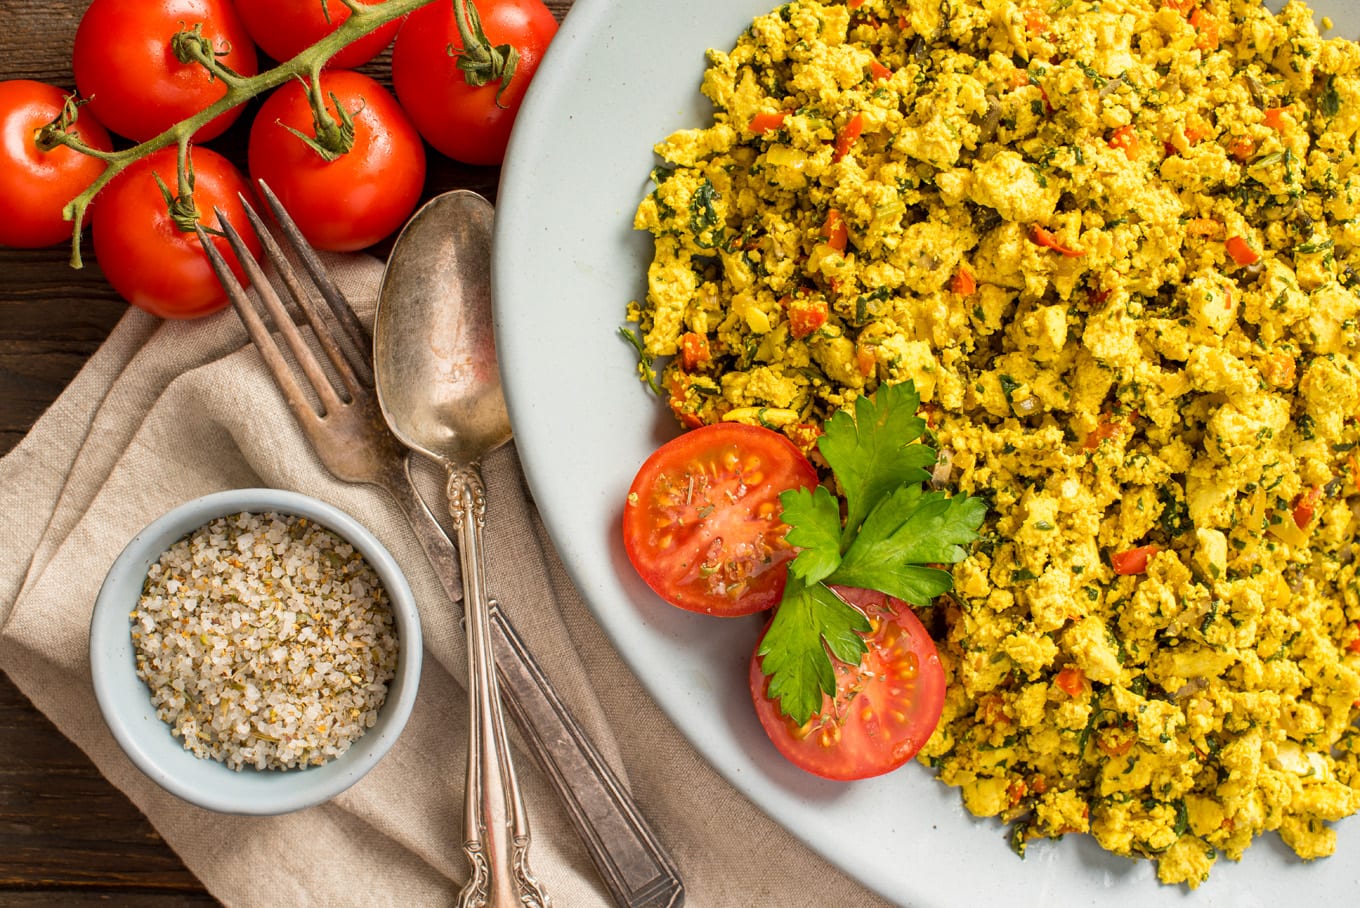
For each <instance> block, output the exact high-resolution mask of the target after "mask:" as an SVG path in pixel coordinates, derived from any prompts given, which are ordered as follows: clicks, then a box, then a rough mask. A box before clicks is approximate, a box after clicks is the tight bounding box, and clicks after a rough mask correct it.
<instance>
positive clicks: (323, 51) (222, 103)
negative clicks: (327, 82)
mask: <svg viewBox="0 0 1360 908" xmlns="http://www.w3.org/2000/svg"><path fill="white" fill-rule="evenodd" d="M340 2H341V3H343V4H344V5H345V6H346V7H348V8H349V10H350V17H349V18H348V19H346V20H345V21H344V22H343V23H342V24H341V25H340V27H339V28H337V29H336V30H335V31H333V32H331V33H330V34H329V35H327V36H326V37H324V38H322V39H321V40H320V41H317V42H316V43H315V44H313V45H312V46H311V47H309V48H307V49H306V50H304V51H302V52H300V53H299V54H298V55H297V56H295V57H294V58H293V59H291V60H288V61H286V62H284V63H280V64H279V65H278V66H276V67H274V68H273V69H269V70H266V71H264V72H262V73H260V74H258V75H255V76H248V77H247V76H241V75H239V74H238V73H235V72H233V71H232V70H231V68H230V67H227V66H225V65H223V64H222V63H221V61H219V60H218V59H217V57H216V55H215V53H214V52H213V49H212V46H211V44H210V42H208V41H207V40H206V39H203V38H202V35H201V34H200V28H199V27H195V28H193V29H188V30H186V31H183V32H180V33H179V34H178V35H176V36H175V38H173V39H172V46H173V47H174V48H175V52H176V54H180V53H184V54H185V55H187V56H188V57H189V58H190V59H191V60H193V61H195V62H198V63H199V64H201V65H203V66H205V67H206V68H207V69H208V71H209V72H211V73H212V74H213V76H214V77H215V78H218V79H221V80H222V82H223V84H225V85H226V86H227V93H226V94H225V95H223V96H222V97H221V98H220V99H219V100H218V101H217V102H216V103H214V104H212V105H210V106H209V107H205V108H204V109H203V110H201V111H199V112H198V113H196V114H194V115H193V116H191V117H187V118H185V119H183V120H181V121H179V122H178V123H176V124H175V125H174V126H171V127H170V128H169V129H167V130H166V131H165V132H163V133H161V134H160V135H158V136H154V137H152V138H150V139H147V140H146V141H145V142H141V143H140V144H137V145H133V146H131V147H130V148H125V149H123V150H121V151H112V152H105V151H99V150H97V149H94V148H90V147H89V146H88V145H86V144H85V143H84V142H82V141H80V139H79V138H78V137H77V136H76V135H75V133H74V132H73V131H71V130H70V128H69V127H70V123H69V122H68V123H66V124H65V125H63V121H64V120H65V119H66V117H65V113H64V112H63V116H62V117H59V118H58V119H57V120H55V121H53V122H52V123H51V124H49V125H48V126H46V127H44V128H43V130H42V131H41V133H40V137H39V143H40V144H41V143H47V144H48V145H49V146H51V147H55V146H57V145H64V146H66V147H67V148H71V149H73V150H75V151H78V152H80V153H81V154H85V155H89V156H90V157H93V158H98V159H99V160H101V161H103V162H104V164H105V166H104V170H103V171H102V172H101V173H100V174H99V176H98V177H96V178H95V181H94V182H93V183H91V184H90V186H89V188H87V189H86V190H85V191H84V192H82V193H81V194H80V195H78V196H76V197H75V198H74V199H72V200H71V201H70V202H68V203H67V204H66V207H65V208H64V209H63V210H62V215H63V217H65V218H66V220H68V221H71V222H72V237H71V267H72V268H80V267H82V266H83V264H84V263H83V262H82V260H81V257H80V234H81V230H82V228H83V225H84V222H85V213H86V211H87V210H88V209H89V207H90V202H91V201H93V200H94V197H95V196H96V195H98V194H99V190H101V189H103V188H104V187H105V186H106V185H108V183H109V181H110V180H112V179H113V178H114V177H116V176H118V174H120V173H122V172H123V171H124V170H126V169H127V168H128V167H129V166H130V165H132V164H133V163H135V162H137V161H140V160H141V159H142V158H145V157H146V156H147V155H150V154H151V153H153V152H156V151H159V150H161V149H162V148H168V147H169V146H171V145H178V146H180V160H181V167H180V189H181V193H180V194H181V196H183V188H184V185H185V183H186V180H188V181H190V182H191V178H190V177H188V175H187V174H186V172H185V167H184V166H183V162H185V161H187V160H188V146H189V142H190V140H191V139H192V137H193V135H194V133H196V132H198V130H199V129H201V128H202V127H203V126H204V125H206V124H207V123H208V122H210V121H212V120H213V119H215V118H216V117H218V116H220V115H221V114H223V113H225V112H227V111H228V110H231V109H232V108H233V107H237V106H238V105H241V104H244V103H245V102H246V101H248V100H250V99H251V98H254V97H256V96H257V95H260V94H263V93H264V92H267V91H270V90H272V89H275V88H278V87H279V86H280V85H282V84H283V83H285V82H287V81H288V80H289V79H293V78H298V77H303V76H314V75H315V74H316V73H318V72H320V70H321V68H322V67H323V66H324V65H325V63H326V61H327V60H329V59H330V58H331V57H333V56H335V55H336V54H337V53H338V52H339V51H341V50H342V49H343V48H345V47H347V46H349V45H350V44H352V43H353V42H355V41H356V40H358V39H359V38H362V37H363V36H364V35H367V34H369V33H371V32H374V31H376V30H378V29H379V28H381V27H383V26H384V25H386V24H387V23H389V22H393V21H395V20H397V19H400V18H401V17H402V16H405V15H407V14H409V13H411V12H413V11H415V10H417V9H419V8H421V7H422V6H427V5H428V4H430V3H433V2H436V0H385V2H383V3H375V4H373V5H371V6H369V5H365V4H361V3H358V2H356V0H340ZM186 36H187V37H186ZM195 36H197V38H198V39H199V40H197V41H196V40H194V37H195ZM315 81H316V80H315V78H313V83H314V84H315ZM73 110H74V108H73ZM72 119H74V117H73V118H72ZM167 191H168V190H167ZM177 201H181V200H177Z"/></svg>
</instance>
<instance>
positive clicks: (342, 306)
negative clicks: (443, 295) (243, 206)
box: [259, 180, 373, 370]
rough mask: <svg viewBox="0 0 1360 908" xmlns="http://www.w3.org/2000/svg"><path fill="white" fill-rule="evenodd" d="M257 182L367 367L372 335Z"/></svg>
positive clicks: (276, 201) (274, 199) (266, 188)
mask: <svg viewBox="0 0 1360 908" xmlns="http://www.w3.org/2000/svg"><path fill="white" fill-rule="evenodd" d="M259 186H260V194H261V195H262V196H263V197H264V200H265V202H266V204H268V205H269V209H270V211H272V212H273V213H274V219H275V220H276V221H277V222H278V224H279V228H280V230H281V232H282V233H283V236H284V239H286V240H287V241H288V245H290V246H291V247H292V248H293V251H294V252H296V253H297V256H298V258H299V259H300V260H301V261H302V265H303V267H304V268H306V269H307V273H308V274H309V275H311V278H312V282H313V283H314V284H316V288H317V289H318V290H319V291H321V296H322V298H323V299H324V300H325V301H326V304H327V305H329V306H330V308H331V312H333V313H334V314H335V318H336V320H337V321H339V322H340V327H341V328H342V329H343V330H344V332H345V334H346V335H347V336H348V337H349V339H350V341H352V342H353V344H354V347H355V349H356V350H358V351H359V359H360V360H362V363H363V366H364V369H365V370H367V368H368V362H369V357H370V356H371V355H372V353H373V337H372V336H371V335H370V334H369V332H368V329H367V328H365V327H364V326H363V323H362V322H360V321H359V317H358V316H357V315H355V314H354V307H352V306H351V305H350V304H349V300H347V299H346V298H345V295H344V294H343V293H341V292H340V288H339V287H337V286H336V285H335V282H334V281H333V280H331V276H330V274H329V273H328V272H327V271H326V268H325V266H324V265H322V264H321V259H320V258H318V257H317V254H316V250H315V249H313V248H312V244H311V243H309V242H307V238H306V237H304V236H303V235H302V231H301V230H299V229H298V225H297V223H296V222H295V221H294V220H293V217H292V215H290V214H289V213H288V210H287V209H286V208H284V207H283V203H282V202H280V201H279V198H278V196H276V195H274V190H272V189H270V188H269V184H268V183H266V182H265V181H264V180H260V181H259Z"/></svg>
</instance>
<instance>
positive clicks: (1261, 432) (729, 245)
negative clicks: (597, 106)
mask: <svg viewBox="0 0 1360 908" xmlns="http://www.w3.org/2000/svg"><path fill="white" fill-rule="evenodd" d="M709 57H710V66H709V68H708V70H707V73H706V74H705V76H704V80H703V91H704V93H705V94H706V95H707V96H708V97H709V98H710V99H711V100H712V102H713V105H714V114H713V120H712V123H711V124H710V125H708V126H706V127H704V128H699V129H691V130H684V131H680V132H677V133H676V134H674V135H672V136H671V137H669V138H668V139H666V140H665V141H663V142H661V143H660V144H659V145H658V146H657V152H658V154H659V155H660V157H661V159H662V163H661V165H660V166H659V167H658V168H657V169H656V171H655V174H654V179H655V182H656V187H655V190H654V191H653V192H652V193H651V194H650V195H649V196H648V197H647V198H646V199H645V200H644V201H643V202H642V204H641V205H640V207H639V209H638V212H637V216H636V225H637V226H638V227H639V228H641V229H644V230H647V231H650V232H651V233H652V234H653V235H654V236H655V255H654V259H653V261H652V263H651V266H650V268H649V272H648V293H647V297H646V299H645V301H641V302H638V303H634V304H633V305H631V306H630V307H629V317H630V319H632V320H633V321H634V322H636V324H637V327H638V336H639V342H640V344H641V346H642V349H643V353H644V365H643V371H644V373H648V367H647V362H648V361H650V360H651V359H653V358H656V359H661V360H664V361H666V366H665V368H664V370H663V371H662V373H661V374H660V375H657V376H652V378H653V379H654V380H655V382H656V383H657V384H658V386H659V388H660V389H661V390H662V391H663V393H664V395H665V396H666V397H667V399H668V401H669V403H670V406H671V408H672V409H673V410H674V411H675V413H676V415H677V416H678V418H679V419H680V420H681V421H682V422H683V423H684V424H686V425H690V426H694V425H699V424H703V423H711V422H715V421H719V420H739V421H743V422H752V423H759V424H763V425H766V426H770V427H773V428H776V429H779V430H782V431H784V432H785V433H786V434H787V435H788V436H789V437H790V438H792V439H793V440H794V441H795V442H796V443H798V444H800V445H801V446H802V447H803V448H804V449H805V450H809V451H811V450H812V445H813V443H814V441H815V439H816V437H817V434H818V432H819V426H820V425H821V424H822V422H823V421H824V420H825V419H826V418H828V417H829V415H830V414H831V413H833V412H835V411H836V410H837V409H839V408H842V407H845V406H846V405H848V404H849V403H851V402H852V401H853V400H854V399H855V398H856V397H857V396H858V395H860V394H867V393H872V392H873V391H874V390H875V388H877V387H878V386H880V385H881V384H884V383H892V382H900V381H905V380H908V379H911V380H913V381H915V383H916V386H917V388H918V389H919V390H920V392H921V394H922V398H923V401H924V409H925V412H926V413H927V415H928V416H929V420H930V424H931V426H932V430H933V433H934V441H935V443H936V444H937V446H938V448H939V450H940V452H941V457H942V466H941V469H940V470H938V471H937V479H938V480H940V481H942V482H945V483H947V484H948V485H949V486H950V487H952V488H955V489H958V490H961V491H967V492H970V493H973V494H978V495H982V496H984V497H986V498H987V499H988V501H989V503H990V505H991V513H990V516H989V518H988V523H987V524H986V526H985V528H984V530H985V535H984V538H983V540H982V542H981V543H980V544H979V545H977V546H976V548H975V550H974V551H973V553H972V554H971V556H970V557H969V558H968V559H967V560H966V561H964V562H962V563H961V564H959V565H958V566H957V567H956V569H955V571H954V579H955V589H954V591H953V593H952V594H950V595H949V596H946V597H943V598H942V599H941V600H939V601H937V602H936V603H934V604H933V605H931V606H930V607H929V608H923V609H922V615H923V617H925V618H926V620H927V624H928V626H931V627H932V630H933V632H934V633H935V636H936V639H937V642H938V643H939V646H940V651H941V658H942V659H943V660H944V662H945V664H946V667H947V671H948V676H949V681H950V688H949V690H950V692H949V696H948V700H947V703H946V705H945V712H944V716H943V718H942V720H941V722H940V725H939V727H938V729H937V730H936V732H935V735H934V737H933V738H932V739H931V741H930V742H929V744H928V745H927V746H926V747H925V749H924V750H923V751H922V753H921V757H920V759H921V760H923V761H924V762H926V763H928V764H929V765H930V766H931V767H933V768H934V770H935V771H936V772H937V774H938V777H939V778H940V779H941V780H943V781H944V782H946V783H948V784H950V785H955V786H958V787H959V788H960V789H961V795H962V798H963V802H964V804H965V805H966V806H967V808H968V809H969V810H970V811H972V812H973V813H974V814H976V815H978V816H995V817H999V818H1000V819H1001V820H1003V821H1005V822H1007V823H1009V824H1010V832H1011V839H1012V843H1013V845H1014V846H1015V848H1016V849H1017V850H1018V851H1021V852H1022V853H1023V849H1024V847H1025V844H1026V843H1027V842H1029V841H1032V840H1034V839H1036V838H1041V837H1049V838H1052V837H1058V836H1062V835H1064V834H1065V833H1088V834H1090V835H1091V836H1093V837H1094V838H1095V839H1096V840H1097V841H1098V842H1099V843H1100V844H1101V845H1102V846H1103V847H1104V848H1106V849H1109V850H1110V851H1113V852H1115V853H1118V854H1122V855H1128V856H1131V857H1137V856H1143V857H1148V858H1152V859H1154V860H1156V861H1157V865H1158V874H1159V877H1160V879H1161V880H1163V881H1164V882H1167V883H1184V884H1187V885H1188V886H1190V887H1194V886H1196V885H1198V884H1199V883H1200V882H1201V881H1203V880H1204V879H1205V878H1206V877H1207V875H1208V873H1209V871H1210V868H1211V866H1212V865H1213V864H1214V862H1215V860H1216V858H1217V857H1218V856H1220V855H1226V856H1227V857H1229V858H1231V859H1237V858H1238V857H1240V856H1241V854H1242V853H1243V851H1244V849H1245V848H1246V847H1247V846H1248V845H1249V844H1250V843H1251V841H1252V839H1253V838H1255V837H1256V836H1257V835H1259V834H1261V833H1263V832H1266V831H1270V830H1276V831H1278V833H1279V834H1280V836H1281V837H1282V838H1283V840H1284V841H1285V842H1286V843H1287V844H1288V845H1289V846H1290V847H1291V848H1292V849H1293V850H1294V851H1295V852H1297V853H1298V855H1299V856H1300V857H1302V858H1304V859H1311V858H1316V857H1321V856H1324V855H1328V854H1330V853H1331V852H1332V851H1333V848H1334V832H1333V830H1332V829H1331V827H1330V826H1329V824H1330V823H1331V822H1332V821H1335V820H1338V819H1340V818H1343V817H1346V816H1349V815H1351V814H1353V813H1355V812H1356V811H1357V810H1360V766H1358V765H1357V753H1358V752H1360V738H1358V737H1357V728H1356V724H1355V720H1356V717H1357V714H1358V712H1360V710H1358V709H1357V704H1360V623H1358V622H1360V586H1357V579H1356V563H1355V550H1354V544H1353V540H1354V536H1355V531H1356V522H1357V516H1356V514H1357V510H1356V508H1357V504H1360V490H1357V481H1360V463H1358V462H1357V459H1356V456H1357V452H1356V451H1355V450H1354V448H1355V445H1356V443H1357V442H1360V424H1357V415H1360V354H1358V351H1360V346H1358V345H1360V324H1358V323H1357V318H1358V317H1360V292H1358V291H1357V285H1358V284H1360V276H1358V275H1357V273H1356V270H1355V269H1356V267H1357V263H1360V218H1357V214H1358V213H1360V156H1358V155H1357V151H1356V140H1357V131H1360V47H1357V45H1356V44H1354V43H1352V42H1349V41H1344V40H1330V39H1323V38H1322V37H1320V35H1319V33H1318V31H1317V28H1316V26H1315V24H1314V20H1313V17H1312V14H1311V12H1310V11H1309V10H1308V9H1306V8H1305V7H1304V6H1302V5H1300V4H1298V3H1291V4H1290V5H1289V6H1287V7H1286V8H1285V9H1284V11H1283V12H1282V13H1280V14H1279V15H1274V14H1272V13H1271V12H1270V11H1268V10H1266V9H1264V8H1262V7H1261V6H1260V4H1259V2H1258V0H1020V2H1016V0H945V2H943V3H941V2H936V0H929V2H927V0H860V2H856V0H848V2H831V0H794V2H791V3H788V4H786V5H784V6H781V7H779V8H778V9H776V10H774V11H773V12H771V13H770V14H768V15H764V16H761V17H760V18H758V19H756V20H755V21H754V22H753V23H752V25H751V26H750V28H749V29H748V30H747V31H746V32H745V33H744V34H743V35H742V36H741V38H740V40H739V41H738V42H737V44H736V46H735V48H734V49H733V50H731V51H730V52H726V53H724V52H718V51H710V55H709ZM666 358H669V359H666Z"/></svg>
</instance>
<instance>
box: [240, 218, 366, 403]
mask: <svg viewBox="0 0 1360 908" xmlns="http://www.w3.org/2000/svg"><path fill="white" fill-rule="evenodd" d="M239 198H240V200H241V205H242V206H243V208H244V209H245V213H246V219H247V220H249V221H250V226H251V227H252V228H253V229H254V231H255V235H256V236H257V237H259V240H260V245H262V246H263V247H264V251H265V254H266V255H267V256H269V261H270V262H271V263H273V265H274V270H275V271H277V272H278V275H279V277H280V278H282V279H283V285H284V286H285V287H286V288H287V289H288V295H289V296H291V297H292V298H293V302H295V303H297V306H298V308H299V309H301V310H302V313H303V315H305V316H306V317H307V322H308V324H310V325H311V326H312V331H313V332H315V334H316V339H317V341H319V342H320V344H321V349H322V350H324V351H325V353H326V358H327V359H328V360H330V362H331V365H332V366H334V367H335V371H336V372H337V373H338V374H339V376H340V381H341V383H342V384H343V385H344V386H345V389H346V390H347V391H348V392H349V394H350V397H351V398H353V397H354V396H355V394H357V393H358V392H359V390H360V385H365V386H368V387H372V382H373V372H372V369H371V368H370V367H369V365H368V364H367V363H366V362H363V361H362V360H363V357H362V356H350V355H348V354H346V353H345V351H344V350H343V349H341V345H340V343H339V342H338V340H337V339H336V337H335V332H334V331H332V330H331V327H330V325H329V324H328V323H327V322H326V319H325V318H324V317H323V316H322V314H321V311H320V310H319V309H318V308H317V306H316V302H315V301H314V300H313V298H312V295H311V294H310V293H308V292H307V289H306V288H305V287H303V285H302V281H301V280H300V279H299V278H298V274H297V272H296V271H295V270H294V268H293V263H292V262H291V261H289V259H288V256H286V255H285V254H284V251H283V249H282V248H281V247H280V246H279V244H278V243H277V242H276V241H275V239H274V235H273V234H272V233H270V231H269V227H268V226H267V225H266V224H265V222H264V220H263V219H262V218H261V217H260V216H259V214H257V213H256V211H255V207H254V206H253V205H251V204H250V200H249V199H247V198H246V197H245V196H244V195H242V196H240V197H239ZM217 217H218V219H219V220H221V219H222V213H221V212H220V211H219V212H218V213H217Z"/></svg>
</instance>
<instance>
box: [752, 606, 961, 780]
mask: <svg viewBox="0 0 1360 908" xmlns="http://www.w3.org/2000/svg"><path fill="white" fill-rule="evenodd" d="M832 589H834V590H835V591H836V592H837V593H838V594H839V595H840V596H841V597H842V598H844V599H845V601H846V602H849V603H850V604H851V605H853V606H855V607H856V608H858V609H860V610H861V611H862V612H864V614H865V615H866V616H868V618H869V621H870V623H871V624H872V625H873V630H872V631H871V632H870V633H869V635H868V636H867V637H865V643H867V644H868V647H869V649H868V651H867V652H866V653H865V654H864V658H863V659H862V660H861V661H860V664H859V665H847V664H846V663H844V662H841V661H839V660H837V659H836V658H835V657H832V660H831V661H832V663H833V665H834V666H835V669H836V696H835V697H834V698H832V697H830V696H826V697H824V699H823V701H822V709H821V711H820V712H819V713H817V714H816V715H814V716H813V717H812V718H811V719H809V720H808V722H807V724H806V725H802V726H798V725H795V724H794V723H793V720H792V719H790V718H789V717H788V716H786V715H784V714H783V713H782V712H781V711H780V709H779V704H778V703H777V702H775V701H774V700H771V699H770V698H769V697H768V696H766V689H767V688H768V687H769V679H768V678H767V677H766V675H765V673H764V672H763V671H762V670H761V667H760V663H761V660H760V657H759V656H754V655H753V656H752V658H751V674H750V683H751V699H752V700H753V701H754V702H755V705H756V715H757V716H759V717H760V724H761V725H762V726H764V728H765V733H766V734H767V735H769V736H770V740H771V741H772V742H774V746H775V747H776V748H777V749H778V750H779V752H780V753H782V754H783V755H784V756H785V757H787V758H788V759H789V761H790V762H792V763H793V764H794V765H795V766H798V767H799V768H801V769H805V770H807V771H808V772H810V773H814V774H816V775H819V776H822V777H823V778H826V779H836V780H838V781H850V780H851V779H867V778H869V777H870V776H879V775H882V774H883V773H885V772H890V771H892V770H894V769H896V768H897V767H899V766H901V765H902V764H903V763H905V762H907V761H908V760H910V759H911V758H912V757H914V756H916V752H917V751H919V750H920V749H921V747H922V746H923V745H924V744H925V743H926V741H928V740H930V736H931V735H932V734H933V733H934V731H935V726H936V725H938V724H939V722H940V713H941V712H943V710H944V693H945V678H944V667H943V666H942V665H940V656H939V653H938V652H937V651H936V649H935V643H934V641H932V640H931V639H930V634H929V633H928V632H927V631H926V629H925V627H924V626H923V625H922V624H921V622H920V619H918V618H917V617H916V614H915V613H914V612H912V610H911V606H909V605H907V604H906V603H905V602H903V601H902V600H900V599H894V598H892V597H891V596H887V595H884V594H883V593H878V592H874V591H872V590H860V589H852V588H849V587H839V586H838V587H832ZM757 652H759V646H758V645H757Z"/></svg>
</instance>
